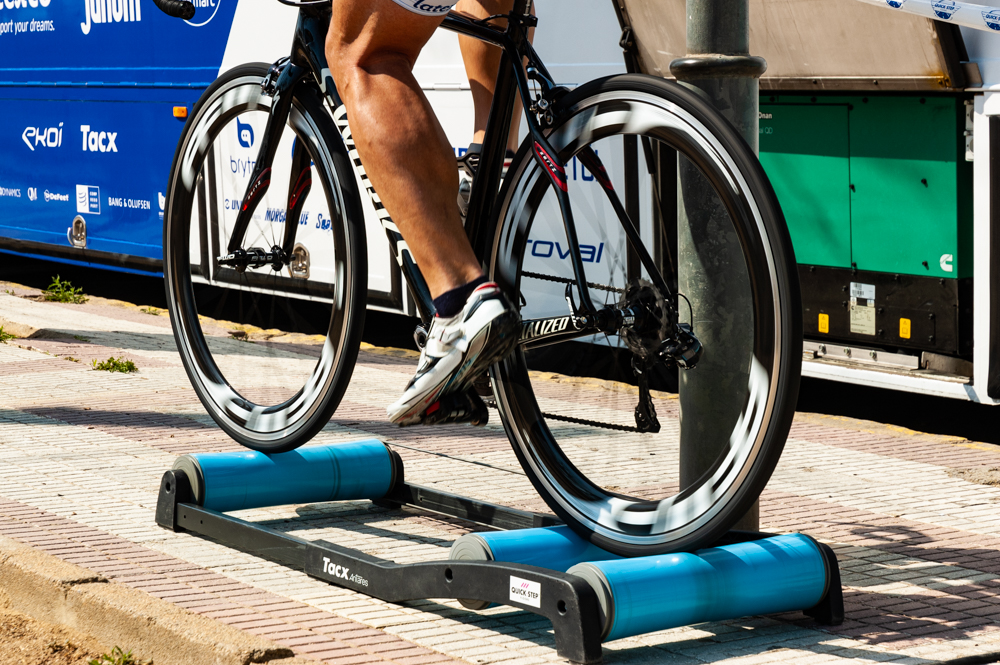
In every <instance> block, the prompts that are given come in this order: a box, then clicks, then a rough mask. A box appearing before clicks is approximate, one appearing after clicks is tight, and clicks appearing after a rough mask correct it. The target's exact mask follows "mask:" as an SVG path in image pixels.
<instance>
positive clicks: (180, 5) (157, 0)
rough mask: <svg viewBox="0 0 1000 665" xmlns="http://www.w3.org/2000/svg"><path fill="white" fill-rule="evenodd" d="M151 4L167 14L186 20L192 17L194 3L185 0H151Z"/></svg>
mask: <svg viewBox="0 0 1000 665" xmlns="http://www.w3.org/2000/svg"><path fill="white" fill-rule="evenodd" d="M153 4H154V5H156V6H157V8H159V10H160V11H161V12H163V13H164V14H166V15H167V16H173V17H174V18H182V19H184V20H185V21H188V20H190V19H192V18H194V5H193V4H191V3H190V2H187V0H153Z"/></svg>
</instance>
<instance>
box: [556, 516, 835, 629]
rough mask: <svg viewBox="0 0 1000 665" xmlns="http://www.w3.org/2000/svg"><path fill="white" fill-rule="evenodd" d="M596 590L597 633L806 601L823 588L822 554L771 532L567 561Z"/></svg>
mask: <svg viewBox="0 0 1000 665" xmlns="http://www.w3.org/2000/svg"><path fill="white" fill-rule="evenodd" d="M568 572H569V573H570V574H571V575H578V576H580V577H583V578H584V579H585V580H587V582H589V583H590V585H591V586H592V587H593V588H594V590H595V591H596V592H597V596H598V599H599V601H600V603H601V609H602V613H603V614H604V616H603V617H602V618H603V620H604V633H603V635H602V639H603V641H611V640H617V639H621V638H623V637H631V636H632V635H640V634H642V633H651V632H654V631H658V630H666V629H667V628H676V627H678V626H687V625H691V624H695V623H702V622H704V621H718V620H721V619H732V618H736V617H742V616H750V615H755V614H772V613H775V612H788V611H792V610H802V609H808V608H810V607H813V606H814V605H816V604H817V603H819V601H820V600H821V599H822V598H823V596H824V595H825V594H826V590H827V584H828V579H829V574H828V571H827V564H826V559H825V558H824V556H823V553H822V551H821V550H820V548H819V546H818V545H817V544H816V542H815V541H814V540H813V539H812V538H809V537H808V536H803V535H801V534H791V535H785V536H775V537H772V538H765V539H763V540H755V541H751V542H746V543H737V544H735V545H725V546H723V547H712V548H708V549H703V550H698V551H697V552H695V553H694V554H686V553H676V554H662V555H658V556H650V557H638V558H634V559H619V560H617V561H593V562H589V563H581V564H578V565H576V566H573V567H572V568H570V569H569V571H568Z"/></svg>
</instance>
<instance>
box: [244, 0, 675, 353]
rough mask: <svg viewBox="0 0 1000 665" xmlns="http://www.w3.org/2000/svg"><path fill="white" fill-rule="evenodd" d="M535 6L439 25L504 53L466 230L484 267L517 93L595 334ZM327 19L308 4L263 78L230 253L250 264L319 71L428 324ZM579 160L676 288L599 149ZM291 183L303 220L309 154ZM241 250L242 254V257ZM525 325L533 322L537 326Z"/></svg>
mask: <svg viewBox="0 0 1000 665" xmlns="http://www.w3.org/2000/svg"><path fill="white" fill-rule="evenodd" d="M531 4H532V0H515V2H514V8H513V11H512V12H511V13H510V14H509V15H507V16H506V17H504V18H506V19H507V28H506V29H504V30H500V29H498V28H495V27H492V26H490V25H489V24H488V19H487V20H482V21H480V20H475V19H473V18H471V17H468V16H465V15H463V14H459V13H457V12H449V14H448V15H447V16H446V17H445V19H444V21H443V22H442V24H441V27H442V28H444V29H446V30H451V31H453V32H456V33H458V34H461V35H467V36H470V37H473V38H475V39H479V40H481V41H484V42H487V43H489V44H492V45H494V46H496V47H498V48H500V49H502V55H501V60H500V68H499V71H498V74H497V81H496V87H495V89H494V90H495V92H494V97H493V102H492V106H491V108H490V115H489V120H488V123H487V128H486V136H485V138H484V141H483V149H482V156H481V158H480V163H479V168H478V171H477V173H476V175H475V177H474V178H473V183H472V192H471V196H470V199H469V209H468V214H467V224H466V233H467V235H468V237H469V241H470V243H471V244H472V248H473V251H474V252H475V254H476V256H477V257H478V258H479V260H480V261H481V262H482V263H483V264H484V265H485V263H486V261H487V260H488V254H489V251H490V246H491V238H490V237H489V231H490V230H491V229H489V228H488V227H489V221H490V219H491V213H492V212H493V205H494V203H495V201H496V197H497V195H496V192H497V191H498V190H499V188H500V181H501V177H502V169H503V158H504V153H505V149H506V145H507V136H508V132H509V130H510V123H511V116H512V113H513V108H514V100H515V94H516V95H518V96H519V97H520V100H521V102H522V104H523V105H524V108H525V119H526V121H527V125H528V130H529V133H530V135H531V137H532V139H533V142H534V145H533V152H534V159H535V161H536V162H537V163H538V165H539V166H540V167H541V168H542V169H543V170H544V171H545V173H546V174H547V175H548V178H549V180H550V182H551V184H552V186H553V191H554V192H555V194H556V197H557V199H558V202H559V207H560V211H561V213H562V217H563V225H564V228H565V231H566V237H567V241H568V245H569V248H570V256H571V263H572V267H573V272H574V277H575V282H576V285H577V288H578V292H579V295H580V303H581V308H580V310H578V311H573V312H572V313H571V315H572V317H573V319H574V327H575V328H576V329H577V333H576V335H577V336H579V335H582V334H586V332H585V331H586V330H590V329H595V331H596V329H598V328H601V327H603V326H606V325H610V324H609V323H606V321H607V319H608V317H607V316H601V312H598V310H597V308H596V307H595V306H594V304H593V302H592V301H591V298H590V294H589V290H588V288H587V278H586V271H585V270H584V266H583V261H582V257H581V254H580V251H579V241H578V239H577V233H576V226H575V224H574V222H573V214H572V209H571V207H570V203H569V195H568V191H567V180H566V172H565V169H564V165H563V164H561V163H560V162H559V160H558V157H557V153H556V151H555V150H554V149H553V148H552V146H551V145H550V144H549V142H548V140H547V139H546V137H545V134H544V132H543V129H542V126H541V125H540V123H539V117H540V118H541V119H542V121H543V122H544V121H546V120H547V121H548V122H551V120H552V118H551V115H549V114H548V113H547V112H546V111H547V109H549V108H550V107H551V105H552V104H553V103H554V102H555V101H556V100H557V99H558V96H559V95H560V94H561V93H562V92H563V90H562V89H561V88H558V87H557V86H556V85H555V84H554V83H553V82H552V78H551V76H550V74H549V72H548V71H547V70H546V68H545V66H544V64H542V62H541V61H540V59H539V58H538V56H537V54H536V53H535V51H534V49H533V48H532V46H531V43H530V42H529V41H528V29H529V28H530V27H533V26H534V24H535V22H536V21H535V18H534V16H532V15H531ZM329 22H330V9H329V7H328V6H323V7H322V8H317V7H313V6H303V7H300V9H299V18H298V23H297V25H296V28H295V36H294V40H293V44H292V53H291V55H290V56H289V57H288V58H284V59H282V60H280V61H278V62H277V63H275V65H273V66H272V68H271V70H270V72H269V73H268V76H267V77H266V78H265V79H264V81H263V82H262V83H261V86H262V89H263V90H264V92H265V94H268V95H269V96H271V98H272V105H271V110H270V115H269V118H268V123H267V128H266V130H265V132H264V139H263V141H262V143H261V147H260V151H259V154H258V157H257V162H256V165H255V168H254V171H253V174H252V175H251V178H250V183H249V185H248V186H247V190H246V193H245V195H244V197H243V203H242V205H241V208H240V212H239V214H238V216H237V220H236V224H235V226H234V229H233V234H232V236H231V238H230V240H229V245H228V251H229V252H230V254H229V257H225V258H230V259H232V258H234V257H237V256H242V257H244V258H243V260H244V261H245V262H246V261H247V254H246V253H245V251H244V250H242V249H241V245H242V243H243V240H244V236H245V235H246V231H247V229H248V227H249V224H250V221H251V218H252V215H253V213H254V210H255V209H256V207H257V205H258V203H259V202H260V199H261V197H262V196H263V194H264V193H265V192H266V191H267V189H268V187H269V185H270V178H271V164H272V162H273V159H274V155H275V152H276V150H277V146H278V142H279V140H280V138H281V134H282V132H283V130H284V126H285V123H286V121H287V119H288V114H289V112H290V110H291V100H292V98H293V93H294V91H295V88H296V86H298V85H303V84H308V81H309V75H310V74H313V79H314V82H315V83H316V84H317V85H318V86H319V89H320V91H321V92H322V93H323V95H324V96H325V98H326V101H327V103H328V104H329V106H330V109H331V110H332V112H333V118H334V121H335V123H336V126H337V128H338V130H339V131H340V133H341V136H342V137H343V139H344V142H345V144H346V146H347V149H348V152H349V154H350V156H351V159H352V160H353V163H354V166H355V169H356V171H357V173H358V174H359V176H360V178H361V181H362V183H363V184H364V186H365V188H366V189H367V191H368V194H369V196H370V198H371V201H372V204H373V205H374V207H375V210H376V211H377V213H378V217H379V220H380V222H381V223H382V227H383V229H384V230H385V232H386V235H387V237H388V239H389V244H390V247H391V249H392V252H393V254H394V256H395V257H396V262H397V264H398V265H399V267H400V270H401V271H402V273H403V274H404V276H405V278H406V281H407V283H408V284H409V286H410V289H411V291H412V293H413V296H414V300H415V302H416V304H417V309H418V310H419V312H420V315H421V318H422V319H423V320H424V321H425V322H426V321H429V319H430V317H431V316H433V315H434V311H435V310H434V303H433V299H432V298H431V294H430V291H429V289H428V288H427V284H426V281H425V280H424V278H423V275H421V273H420V269H419V267H418V266H417V264H416V262H415V261H414V260H413V257H412V255H411V253H410V250H409V247H408V246H407V244H406V242H405V240H404V239H403V236H402V235H401V234H400V232H399V229H398V227H397V226H396V224H395V223H394V222H393V221H392V218H391V216H390V215H389V213H388V211H386V210H385V207H384V206H383V205H382V203H381V199H380V198H379V196H378V193H377V192H376V191H375V188H374V187H373V186H372V183H371V181H370V180H369V179H368V176H367V174H366V173H365V171H364V167H363V165H362V163H361V159H360V157H359V155H358V152H357V149H356V147H355V144H354V140H353V138H352V135H351V128H350V125H349V123H348V119H347V111H346V108H345V106H344V103H343V100H342V99H341V97H340V95H339V93H338V92H337V88H336V85H335V83H334V81H333V77H332V76H331V74H330V70H329V67H328V66H327V61H326V54H325V52H324V50H323V48H324V44H325V40H326V33H327V31H328V29H329ZM524 61H527V63H528V64H527V67H522V66H521V63H522V62H524ZM529 76H530V77H531V78H532V79H534V80H535V81H537V82H538V83H539V85H540V87H541V89H542V92H541V94H540V95H539V96H538V97H537V98H535V99H533V97H532V92H531V89H530V87H529V84H528V78H529ZM536 115H537V116H539V117H536ZM580 157H581V160H582V161H583V162H584V164H585V165H586V166H587V168H588V169H589V170H590V171H591V172H592V173H593V174H594V175H595V176H596V178H597V180H598V182H599V183H600V184H601V186H602V189H603V190H604V191H605V193H606V194H607V196H608V197H609V200H610V201H611V204H612V207H613V208H614V210H615V212H616V214H617V215H618V216H619V218H620V221H621V222H622V228H623V229H624V231H625V233H626V236H627V237H628V239H629V241H630V243H631V245H632V246H633V247H635V248H638V251H639V259H640V261H641V262H642V264H643V265H645V266H646V269H647V271H648V272H649V274H650V276H651V277H652V279H653V281H654V283H655V284H656V285H657V287H658V288H660V290H661V292H662V293H664V294H669V293H670V292H671V290H670V289H669V288H668V287H667V285H666V283H665V282H664V281H663V279H662V277H661V275H660V272H659V270H657V269H655V264H654V262H653V259H652V257H650V256H649V255H648V253H646V252H645V249H644V247H643V244H642V242H641V241H640V240H639V235H638V231H637V230H636V228H635V226H634V225H633V224H632V221H631V220H630V219H629V216H628V214H627V212H626V210H625V207H624V206H623V205H622V203H621V201H620V200H619V198H618V195H617V193H616V192H615V190H614V188H613V187H612V185H611V181H610V179H609V178H608V177H607V173H606V171H605V169H604V166H603V165H602V164H601V162H600V160H599V159H598V157H597V155H596V153H594V152H593V150H591V149H590V148H589V147H588V148H585V149H584V150H583V151H582V152H581V154H580ZM289 184H290V186H289V194H288V201H287V207H286V213H287V215H292V216H287V215H286V219H295V218H297V213H298V211H299V210H300V209H301V206H302V203H303V202H304V200H305V196H306V194H307V193H308V191H309V187H310V185H311V176H310V166H309V160H308V156H307V155H306V154H305V151H304V150H302V151H301V153H299V152H296V153H295V154H294V158H293V164H292V173H291V181H290V183H289ZM295 229H296V225H291V224H289V225H287V226H286V233H285V237H284V238H283V240H282V247H281V248H280V254H279V253H278V252H277V251H276V250H278V249H279V248H272V250H274V251H272V252H270V253H267V254H266V256H265V258H263V259H262V258H258V259H257V261H258V264H261V265H262V264H263V263H273V264H274V265H275V266H278V267H280V262H281V261H287V260H288V258H290V257H291V251H292V247H293V246H294V242H295ZM240 252H243V254H242V255H240V254H239V253H240ZM258 256H260V255H258ZM265 259H266V260H265ZM245 264H246V263H245ZM245 264H244V265H245ZM525 323H526V324H528V325H529V327H530V326H532V325H534V324H535V323H537V322H525ZM535 327H537V326H535ZM565 336H566V335H565V334H562V335H559V337H560V338H563V337H565ZM546 337H547V336H546ZM541 341H542V340H540V339H538V337H537V336H532V342H533V343H536V344H537V343H539V342H541ZM553 341H555V340H553Z"/></svg>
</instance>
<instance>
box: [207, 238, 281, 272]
mask: <svg viewBox="0 0 1000 665" xmlns="http://www.w3.org/2000/svg"><path fill="white" fill-rule="evenodd" d="M289 256H290V255H288V254H285V252H284V251H282V249H281V248H280V247H278V246H277V245H275V246H274V247H272V248H271V251H269V252H268V251H266V250H263V249H261V248H260V247H251V248H250V249H237V250H236V251H235V252H230V253H229V254H226V255H225V256H220V257H217V258H216V259H215V260H216V262H217V263H218V264H219V265H220V266H226V267H228V268H234V269H236V271H237V272H244V271H245V270H246V269H247V268H263V267H264V266H266V265H268V264H270V266H271V268H273V269H274V270H275V271H278V270H281V269H282V268H283V267H284V266H286V265H288V263H289Z"/></svg>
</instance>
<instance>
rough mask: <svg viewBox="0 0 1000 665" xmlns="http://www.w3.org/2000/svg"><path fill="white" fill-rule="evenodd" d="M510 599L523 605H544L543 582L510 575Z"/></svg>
mask: <svg viewBox="0 0 1000 665" xmlns="http://www.w3.org/2000/svg"><path fill="white" fill-rule="evenodd" d="M510 599H511V600H513V601H514V602H517V603H521V604H522V605H531V606H532V607H541V606H542V583H541V582H532V581H531V580H523V579H521V578H520V577H515V576H513V575H511V576H510Z"/></svg>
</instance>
